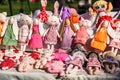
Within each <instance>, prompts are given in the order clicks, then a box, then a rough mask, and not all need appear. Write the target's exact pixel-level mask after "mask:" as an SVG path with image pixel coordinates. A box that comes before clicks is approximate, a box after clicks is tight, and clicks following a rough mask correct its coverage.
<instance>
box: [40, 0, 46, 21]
mask: <svg viewBox="0 0 120 80" xmlns="http://www.w3.org/2000/svg"><path fill="white" fill-rule="evenodd" d="M41 6H42V10H41V13H40V14H39V15H38V18H39V19H40V20H41V21H42V22H46V21H47V20H48V14H47V13H46V6H47V0H41Z"/></svg>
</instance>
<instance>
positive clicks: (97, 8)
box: [90, 0, 114, 52]
mask: <svg viewBox="0 0 120 80" xmlns="http://www.w3.org/2000/svg"><path fill="white" fill-rule="evenodd" d="M111 10H112V4H111V3H110V2H106V1H104V0H98V1H96V2H95V3H94V4H93V6H92V8H91V9H90V12H91V14H97V17H96V20H95V21H96V28H97V30H96V33H95V35H94V37H93V39H92V41H91V45H90V46H91V47H92V48H94V49H96V51H99V52H102V51H104V50H105V49H106V47H107V44H108V43H109V37H108V32H107V29H108V27H112V28H114V26H113V23H112V17H111V16H109V15H108V14H107V12H109V11H111Z"/></svg>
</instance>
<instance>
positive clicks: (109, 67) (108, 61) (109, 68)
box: [102, 51, 118, 73]
mask: <svg viewBox="0 0 120 80" xmlns="http://www.w3.org/2000/svg"><path fill="white" fill-rule="evenodd" d="M115 57H116V55H115V54H114V53H113V52H111V51H106V52H104V53H103V61H102V63H103V66H104V69H105V72H107V73H114V72H115V71H116V69H117V67H118V62H117V60H116V58H115Z"/></svg>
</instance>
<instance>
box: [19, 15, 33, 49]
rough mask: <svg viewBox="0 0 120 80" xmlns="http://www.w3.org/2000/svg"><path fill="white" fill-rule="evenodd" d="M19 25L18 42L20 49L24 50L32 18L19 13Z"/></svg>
mask: <svg viewBox="0 0 120 80" xmlns="http://www.w3.org/2000/svg"><path fill="white" fill-rule="evenodd" d="M20 24H21V25H22V26H20V28H19V36H18V44H19V45H20V51H25V49H26V46H27V44H28V41H29V33H30V27H31V26H32V18H30V17H29V16H28V15H25V14H20Z"/></svg>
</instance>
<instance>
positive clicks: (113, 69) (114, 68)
mask: <svg viewBox="0 0 120 80" xmlns="http://www.w3.org/2000/svg"><path fill="white" fill-rule="evenodd" d="M111 66H112V68H111V71H110V73H114V72H115V70H116V66H115V64H111Z"/></svg>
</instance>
